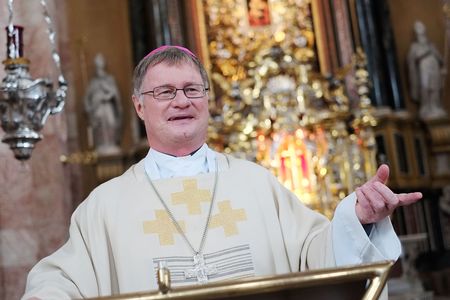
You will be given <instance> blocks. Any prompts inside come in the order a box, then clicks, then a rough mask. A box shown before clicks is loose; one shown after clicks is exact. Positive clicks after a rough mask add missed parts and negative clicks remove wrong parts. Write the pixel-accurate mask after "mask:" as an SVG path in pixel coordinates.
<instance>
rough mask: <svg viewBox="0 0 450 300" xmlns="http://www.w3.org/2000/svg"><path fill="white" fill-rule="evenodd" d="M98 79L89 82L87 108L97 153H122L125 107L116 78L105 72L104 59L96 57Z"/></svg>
mask: <svg viewBox="0 0 450 300" xmlns="http://www.w3.org/2000/svg"><path fill="white" fill-rule="evenodd" d="M94 63H95V76H94V77H93V78H92V79H91V80H90V82H89V85H88V88H87V91H86V95H85V99H84V102H85V109H86V112H87V115H88V119H89V126H90V130H92V133H91V134H92V137H91V138H89V139H90V140H91V139H93V141H92V140H91V141H90V143H92V142H93V144H94V147H95V150H96V151H97V152H98V153H99V154H114V153H118V152H120V147H119V145H120V138H121V131H122V105H121V101H120V94H119V90H118V88H117V85H116V81H115V80H114V77H112V76H111V75H110V74H108V73H107V72H106V70H105V59H104V57H103V55H102V54H97V55H96V56H95V59H94ZM90 146H92V145H90Z"/></svg>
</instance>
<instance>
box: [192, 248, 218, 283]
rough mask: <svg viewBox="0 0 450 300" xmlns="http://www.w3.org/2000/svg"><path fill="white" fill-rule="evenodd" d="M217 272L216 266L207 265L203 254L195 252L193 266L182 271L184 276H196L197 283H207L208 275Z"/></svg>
mask: <svg viewBox="0 0 450 300" xmlns="http://www.w3.org/2000/svg"><path fill="white" fill-rule="evenodd" d="M216 273H217V267H216V266H215V265H209V266H207V265H206V263H205V258H204V257H203V254H201V253H196V254H195V255H194V268H193V269H189V270H186V271H184V278H186V279H189V278H194V277H197V281H198V283H207V282H208V276H210V275H214V274H216Z"/></svg>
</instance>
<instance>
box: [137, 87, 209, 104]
mask: <svg viewBox="0 0 450 300" xmlns="http://www.w3.org/2000/svg"><path fill="white" fill-rule="evenodd" d="M192 86H201V87H202V90H203V95H201V96H198V97H191V96H188V95H187V94H186V90H185V89H186V88H188V87H192ZM164 87H166V88H173V89H174V90H173V91H174V92H173V94H172V97H171V98H167V99H161V98H157V97H155V89H158V88H164ZM178 91H183V94H184V95H185V96H186V98H188V99H199V98H202V97H204V96H206V94H207V92H208V91H209V88H208V87H205V85H204V84H199V83H193V84H188V85H186V86H185V87H183V88H181V89H179V88H176V87H174V86H172V85H161V86H157V87H154V88H153V89H152V90H149V91H145V92H142V93H140V95H141V96H142V95H150V94H153V95H152V96H153V98H154V99H156V100H158V101H171V100H173V99H175V97H176V96H177V93H178Z"/></svg>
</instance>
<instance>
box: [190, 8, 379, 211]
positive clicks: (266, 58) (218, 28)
mask: <svg viewBox="0 0 450 300" xmlns="http://www.w3.org/2000/svg"><path fill="white" fill-rule="evenodd" d="M197 12H198V16H199V19H201V21H204V23H203V25H204V26H201V27H200V29H201V31H205V36H206V39H204V40H202V45H203V51H202V52H203V60H204V61H205V63H206V65H207V66H209V68H210V75H211V81H212V91H213V95H211V96H212V97H211V98H212V99H215V101H214V102H212V103H211V114H212V122H211V126H210V128H209V131H210V135H209V136H210V141H209V142H210V144H212V145H213V146H215V147H216V148H219V149H221V150H223V151H224V152H227V153H233V154H234V155H236V156H241V157H245V158H247V159H250V160H256V161H258V162H259V163H261V164H262V165H264V166H266V167H268V168H270V169H271V170H272V171H273V172H274V173H275V174H276V176H277V177H278V178H279V179H280V180H281V181H282V182H283V183H284V184H285V186H286V187H287V188H289V189H290V190H292V191H294V192H295V193H296V194H297V195H298V196H299V198H300V199H301V200H302V201H303V202H305V203H306V204H307V205H308V206H310V207H312V208H313V209H315V210H318V211H320V212H322V213H324V214H325V215H327V216H328V217H331V216H332V212H333V211H334V208H335V206H336V205H337V203H338V202H339V201H340V200H341V199H342V198H343V197H344V196H345V195H346V194H348V193H349V192H351V191H353V190H354V188H355V187H356V186H358V185H360V184H361V183H363V182H364V181H366V180H367V178H370V177H371V176H372V175H373V174H374V173H375V171H376V159H375V152H376V149H375V141H374V134H373V131H372V128H373V126H375V125H376V121H375V119H374V117H373V115H372V107H371V105H370V99H369V98H368V93H369V86H368V85H369V84H368V73H367V71H366V68H365V56H364V53H362V51H357V53H355V55H354V60H353V63H352V64H351V65H348V66H347V67H345V68H343V69H342V70H340V72H338V74H333V75H326V76H325V75H322V74H319V73H318V71H317V70H318V63H319V62H318V61H317V60H316V46H315V42H314V41H315V30H316V31H317V30H320V29H314V28H313V26H314V18H315V16H314V14H313V13H312V9H311V3H310V1H305V0H273V1H251V0H249V1H246V0H226V1H219V0H206V1H203V2H200V1H198V2H197ZM345 76H351V77H352V80H353V83H354V85H355V86H356V87H357V93H358V95H359V97H358V98H357V99H349V97H348V96H347V94H346V91H345V85H344V77H345Z"/></svg>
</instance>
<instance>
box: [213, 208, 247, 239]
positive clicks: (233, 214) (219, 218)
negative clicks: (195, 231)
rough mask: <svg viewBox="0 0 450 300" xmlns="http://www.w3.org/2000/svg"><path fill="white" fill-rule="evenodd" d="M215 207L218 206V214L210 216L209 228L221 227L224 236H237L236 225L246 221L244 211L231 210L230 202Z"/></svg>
mask: <svg viewBox="0 0 450 300" xmlns="http://www.w3.org/2000/svg"><path fill="white" fill-rule="evenodd" d="M217 205H218V206H219V213H218V214H217V215H214V216H212V218H211V222H210V224H209V226H210V228H215V227H221V226H222V227H223V229H224V232H225V236H231V235H236V234H239V231H238V228H237V226H236V223H237V222H238V221H245V220H247V215H246V214H245V209H243V208H241V209H232V208H231V203H230V200H226V201H222V202H219V203H218V204H217Z"/></svg>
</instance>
